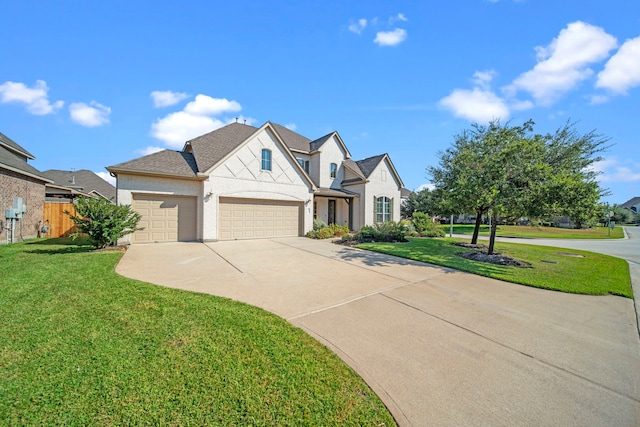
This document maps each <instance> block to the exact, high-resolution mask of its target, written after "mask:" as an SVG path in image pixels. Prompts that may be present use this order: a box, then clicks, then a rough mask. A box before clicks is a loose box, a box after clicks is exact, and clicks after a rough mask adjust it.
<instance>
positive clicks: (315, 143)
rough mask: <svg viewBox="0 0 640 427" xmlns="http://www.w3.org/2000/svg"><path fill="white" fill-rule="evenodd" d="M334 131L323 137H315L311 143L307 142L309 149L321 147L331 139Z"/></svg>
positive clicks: (314, 149)
mask: <svg viewBox="0 0 640 427" xmlns="http://www.w3.org/2000/svg"><path fill="white" fill-rule="evenodd" d="M334 133H335V132H331V133H329V134H327V135H325V136H323V137H320V138H318V139H316V140H315V141H311V143H310V144H309V151H311V152H313V151H316V150H317V149H319V148H320V147H322V146H323V145H324V143H325V142H327V141H328V140H330V139H331V137H332V136H333V134H334Z"/></svg>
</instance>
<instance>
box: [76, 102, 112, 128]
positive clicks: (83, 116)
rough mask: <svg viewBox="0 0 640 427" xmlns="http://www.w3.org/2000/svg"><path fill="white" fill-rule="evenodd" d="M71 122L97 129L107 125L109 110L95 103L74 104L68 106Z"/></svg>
mask: <svg viewBox="0 0 640 427" xmlns="http://www.w3.org/2000/svg"><path fill="white" fill-rule="evenodd" d="M69 113H70V114H71V120H73V121H74V122H76V123H78V124H79V125H82V126H86V127H97V126H102V125H105V124H107V123H109V115H110V114H111V108H109V107H107V106H105V105H102V104H100V103H98V102H96V101H91V102H90V103H89V104H85V103H84V102H74V103H73V104H71V105H69Z"/></svg>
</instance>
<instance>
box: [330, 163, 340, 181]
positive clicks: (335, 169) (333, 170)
mask: <svg viewBox="0 0 640 427" xmlns="http://www.w3.org/2000/svg"><path fill="white" fill-rule="evenodd" d="M330 171H331V175H330V176H331V178H335V177H336V176H337V175H338V165H336V164H335V163H331V169H330Z"/></svg>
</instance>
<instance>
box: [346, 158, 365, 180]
mask: <svg viewBox="0 0 640 427" xmlns="http://www.w3.org/2000/svg"><path fill="white" fill-rule="evenodd" d="M342 164H343V165H345V166H346V167H348V168H349V170H351V171H353V173H355V174H356V175H358V176H359V177H360V178H361V179H363V180H364V179H366V178H367V177H366V176H364V173H362V170H360V166H358V164H357V163H356V162H354V161H353V160H351V159H346V160H343V161H342Z"/></svg>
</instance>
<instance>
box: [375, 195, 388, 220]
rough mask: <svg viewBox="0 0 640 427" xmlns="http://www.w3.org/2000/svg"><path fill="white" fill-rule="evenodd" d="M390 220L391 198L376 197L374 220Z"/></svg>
mask: <svg viewBox="0 0 640 427" xmlns="http://www.w3.org/2000/svg"><path fill="white" fill-rule="evenodd" d="M387 221H391V199H390V198H388V197H384V196H383V197H377V198H376V222H387Z"/></svg>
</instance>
